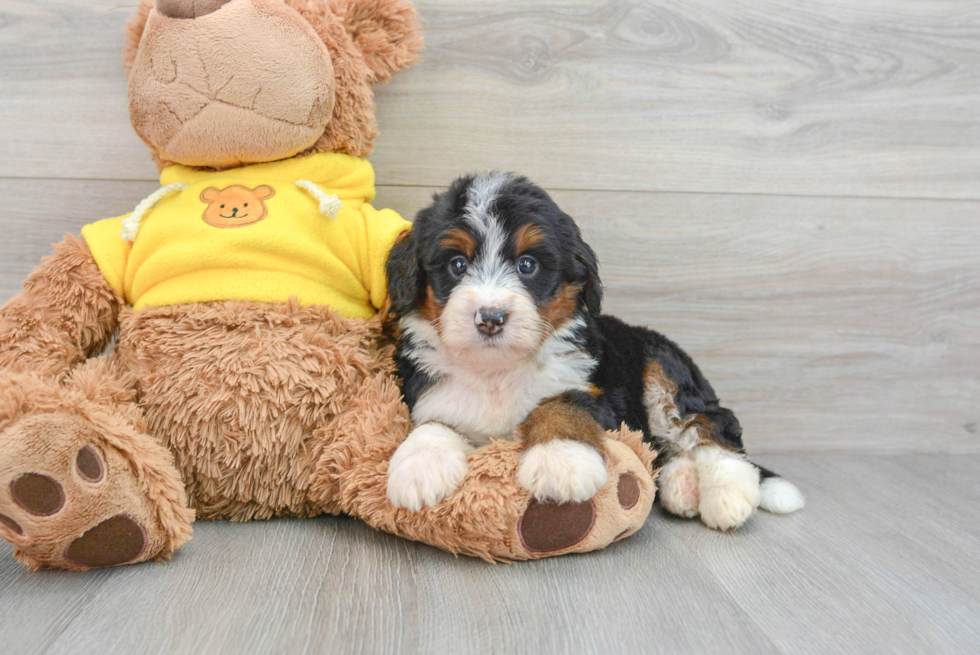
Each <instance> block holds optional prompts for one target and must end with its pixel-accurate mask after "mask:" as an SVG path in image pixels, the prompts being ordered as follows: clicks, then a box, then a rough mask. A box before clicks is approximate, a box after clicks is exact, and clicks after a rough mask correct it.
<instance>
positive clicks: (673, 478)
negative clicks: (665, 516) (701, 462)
mask: <svg viewBox="0 0 980 655" xmlns="http://www.w3.org/2000/svg"><path fill="white" fill-rule="evenodd" d="M659 498H660V504H661V505H663V506H664V509H666V510H667V511H668V512H670V513H671V514H676V515H677V516H684V517H686V518H691V517H692V516H697V515H698V505H699V504H700V501H701V494H700V492H699V489H698V472H697V467H696V466H695V464H694V462H693V461H692V460H690V459H687V458H686V457H675V458H674V459H672V460H670V461H669V462H667V465H666V466H664V467H663V469H661V471H660V496H659Z"/></svg>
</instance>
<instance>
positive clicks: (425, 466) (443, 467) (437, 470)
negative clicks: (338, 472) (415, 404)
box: [388, 423, 471, 512]
mask: <svg viewBox="0 0 980 655" xmlns="http://www.w3.org/2000/svg"><path fill="white" fill-rule="evenodd" d="M469 450H471V448H470V446H469V444H467V443H466V442H465V441H464V440H463V438H462V437H460V436H459V435H458V434H456V433H455V432H454V431H453V430H451V429H450V428H448V427H446V426H445V425H440V424H438V423H426V424H425V425H421V426H419V427H417V428H415V429H414V430H412V433H411V434H409V435H408V437H407V438H406V439H405V441H403V442H402V444H401V445H400V446H398V449H397V450H396V451H395V454H394V455H393V456H392V457H391V462H390V463H389V464H388V499H389V500H390V501H391V504H392V505H394V506H395V507H404V508H406V509H410V510H412V511H413V512H419V511H421V510H422V508H423V507H434V506H436V505H438V504H439V502H440V501H441V500H442V499H443V498H445V497H446V496H449V495H450V494H452V493H453V492H454V491H456V489H457V488H458V487H459V483H460V481H461V480H462V479H463V476H464V475H466V453H467V451H469Z"/></svg>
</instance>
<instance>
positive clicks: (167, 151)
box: [129, 0, 335, 168]
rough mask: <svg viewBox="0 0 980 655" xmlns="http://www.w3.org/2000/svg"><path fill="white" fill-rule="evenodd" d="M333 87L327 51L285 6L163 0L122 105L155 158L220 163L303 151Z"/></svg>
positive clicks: (321, 123)
mask: <svg viewBox="0 0 980 655" xmlns="http://www.w3.org/2000/svg"><path fill="white" fill-rule="evenodd" d="M192 14H193V15H194V16H196V17H192V16H191V15H192ZM175 15H176V16H178V17H175ZM188 18H191V19H190V20H189V19H188ZM334 92H335V89H334V70H333V64H332V61H331V58H330V53H329V51H328V50H327V48H326V46H325V45H324V44H323V41H322V40H321V39H320V38H319V37H317V34H316V32H315V31H314V30H313V28H312V27H311V26H310V24H309V23H308V22H307V21H306V20H304V19H303V17H302V16H300V15H299V13H297V12H296V11H295V10H293V9H291V8H290V7H288V6H287V5H285V4H284V3H282V2H272V1H270V0H167V1H166V2H159V3H158V6H157V9H155V10H153V11H151V12H150V15H149V17H148V19H147V24H146V28H145V31H144V38H143V39H142V41H141V42H140V46H139V50H138V52H137V55H136V60H135V62H134V64H133V68H132V71H131V72H130V78H129V111H130V119H131V120H132V122H133V127H134V128H135V129H136V132H137V134H139V136H140V137H141V138H142V139H143V141H145V142H146V144H147V145H148V146H150V148H152V149H153V150H154V151H155V152H156V153H157V154H158V155H159V156H160V157H161V158H162V159H163V160H166V161H172V162H176V163H179V164H185V165H188V166H206V167H215V168H227V167H232V166H239V165H242V164H251V163H259V162H268V161H276V160H279V159H284V158H286V157H291V156H293V155H295V154H297V153H299V152H302V151H303V150H306V149H308V148H309V147H310V146H312V145H313V144H314V143H316V141H317V139H319V138H320V136H321V135H323V132H324V130H325V129H326V126H327V124H328V123H329V122H330V118H331V116H332V114H333V106H334Z"/></svg>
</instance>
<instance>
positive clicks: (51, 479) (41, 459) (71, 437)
mask: <svg viewBox="0 0 980 655" xmlns="http://www.w3.org/2000/svg"><path fill="white" fill-rule="evenodd" d="M121 431H122V432H125V430H121ZM135 436H137V437H138V438H142V439H145V440H147V441H150V438H149V437H146V436H144V435H135ZM115 437H116V438H115V439H106V438H104V437H103V435H102V434H100V430H98V429H97V428H96V427H95V426H94V425H93V424H92V423H90V422H89V421H86V420H85V419H83V418H81V417H80V416H77V415H73V414H68V413H51V414H36V415H30V416H27V417H24V418H22V419H20V420H19V421H17V422H16V423H14V424H13V425H11V426H9V427H8V428H7V429H6V430H5V431H4V432H3V433H2V434H0V536H2V537H3V538H4V539H6V540H7V541H8V542H10V543H11V544H13V545H14V546H15V547H16V549H17V550H16V553H15V554H16V556H17V558H18V559H20V560H21V561H22V562H24V563H25V564H27V565H28V566H30V567H31V568H39V567H42V566H48V567H53V568H60V569H69V570H76V571H79V570H86V569H91V568H97V567H103V566H116V565H119V564H128V563H133V562H141V561H145V560H148V559H153V558H160V557H167V556H169V555H170V553H171V552H172V551H173V549H174V548H175V547H176V546H178V545H180V544H181V543H183V542H184V541H186V540H187V539H188V538H189V535H190V521H191V518H192V515H191V514H190V510H188V509H186V502H183V498H182V497H177V498H175V497H173V491H174V489H173V488H172V487H171V488H170V489H168V488H166V487H167V485H165V484H164V485H156V488H153V487H154V480H153V478H154V477H155V474H158V473H159V472H160V470H159V468H160V463H161V462H159V461H153V460H154V459H155V456H156V455H159V453H156V452H154V447H155V449H158V450H160V451H163V448H162V446H160V445H159V444H156V443H153V442H150V443H144V444H136V443H131V444H128V445H125V444H124V445H123V447H122V448H118V447H116V446H115V445H113V443H112V442H113V441H117V440H118V439H119V438H120V435H115ZM164 452H165V451H164ZM148 469H156V471H152V470H151V471H148ZM173 476H174V479H175V480H177V478H176V471H173ZM181 491H182V490H181ZM174 501H177V503H174ZM181 502H183V505H184V508H183V512H176V513H175V512H174V509H175V507H174V505H175V504H179V503H181ZM161 504H165V505H169V506H168V507H166V511H165V512H163V514H169V516H170V520H169V521H167V520H166V519H165V520H161V518H162V517H161V512H160V509H161V508H160V505H161ZM175 518H176V519H177V520H174V519H175ZM167 523H169V524H170V525H167Z"/></svg>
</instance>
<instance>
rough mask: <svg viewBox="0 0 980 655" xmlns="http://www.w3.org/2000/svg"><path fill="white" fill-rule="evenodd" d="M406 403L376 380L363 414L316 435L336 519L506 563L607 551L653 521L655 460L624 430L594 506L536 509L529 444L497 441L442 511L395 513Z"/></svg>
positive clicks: (321, 492)
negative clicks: (393, 489) (394, 484)
mask: <svg viewBox="0 0 980 655" xmlns="http://www.w3.org/2000/svg"><path fill="white" fill-rule="evenodd" d="M400 396H401V394H400V392H399V389H398V387H397V385H396V384H395V382H394V380H393V379H392V378H391V376H390V375H383V374H382V375H377V376H375V377H373V378H369V379H367V380H366V381H365V382H364V383H363V385H362V387H361V389H360V392H359V394H358V401H357V406H356V407H355V408H353V409H352V411H350V412H347V413H345V415H344V416H343V417H341V418H340V419H339V420H338V421H336V422H335V423H332V424H331V425H329V426H326V427H324V428H322V429H321V430H319V431H318V432H317V433H316V434H317V438H318V439H320V440H321V442H322V447H323V455H322V457H321V459H320V462H319V466H318V471H317V476H316V478H315V481H314V484H313V489H312V491H313V494H314V497H316V496H318V497H319V498H320V502H321V503H322V504H323V505H324V507H325V508H326V509H327V510H328V511H333V512H347V513H350V514H353V515H355V516H357V517H359V518H361V519H363V520H364V521H366V522H367V523H368V524H370V525H372V526H373V527H375V528H378V529H380V530H384V531H386V532H391V533H393V534H397V535H400V536H403V537H407V538H409V539H414V540H417V541H423V542H425V543H427V544H430V545H433V546H436V547H438V548H442V549H443V550H447V551H450V552H453V553H463V554H466V555H473V556H477V557H482V558H483V559H486V560H503V561H509V560H526V559H536V558H540V557H548V556H552V555H561V554H564V553H570V552H587V551H590V550H597V549H599V548H604V547H605V546H607V545H609V544H610V543H612V542H613V541H616V540H618V539H622V538H624V537H626V536H629V535H630V534H632V533H633V532H635V531H636V530H638V529H639V528H640V526H642V525H643V522H644V521H645V520H646V518H647V516H648V514H649V513H650V508H651V506H652V504H653V499H654V496H655V494H656V486H655V485H654V478H653V476H652V475H651V469H650V466H651V463H652V460H653V457H654V453H653V452H651V451H650V450H649V449H648V448H647V447H646V445H645V444H643V443H642V441H641V437H640V435H639V434H638V433H632V432H628V431H626V430H625V429H624V430H622V431H620V432H608V433H606V441H605V449H606V467H607V471H608V478H607V482H606V484H605V485H603V486H602V488H600V489H599V492H598V493H596V495H595V496H594V497H592V498H591V499H590V500H587V501H584V502H580V503H564V504H560V505H559V504H549V503H541V502H538V501H536V500H533V499H532V497H531V494H530V492H529V491H527V490H526V489H524V487H522V486H521V484H520V483H519V482H518V479H517V477H518V476H517V472H518V468H519V466H520V456H521V448H520V444H519V443H517V442H510V441H497V442H494V443H493V444H491V445H490V446H487V447H484V448H480V449H478V450H476V451H474V452H472V453H470V454H469V455H468V456H467V465H468V470H467V473H466V476H465V477H464V478H463V480H462V483H461V484H460V487H459V489H458V490H457V491H456V492H455V493H453V494H452V495H451V496H449V497H448V498H446V499H445V500H444V501H442V502H441V503H439V504H438V505H436V506H435V507H431V508H425V509H422V511H420V512H413V511H411V510H408V509H398V508H395V507H394V506H392V504H391V502H390V500H389V499H388V495H387V490H386V489H387V483H388V476H387V472H388V461H389V460H390V459H391V456H392V454H393V453H394V451H395V448H396V447H397V446H398V444H399V443H400V442H401V441H402V440H403V439H404V438H405V436H406V435H407V434H408V433H409V430H410V428H411V424H410V421H409V418H408V411H407V408H406V407H405V405H404V403H402V402H401V398H400Z"/></svg>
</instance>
